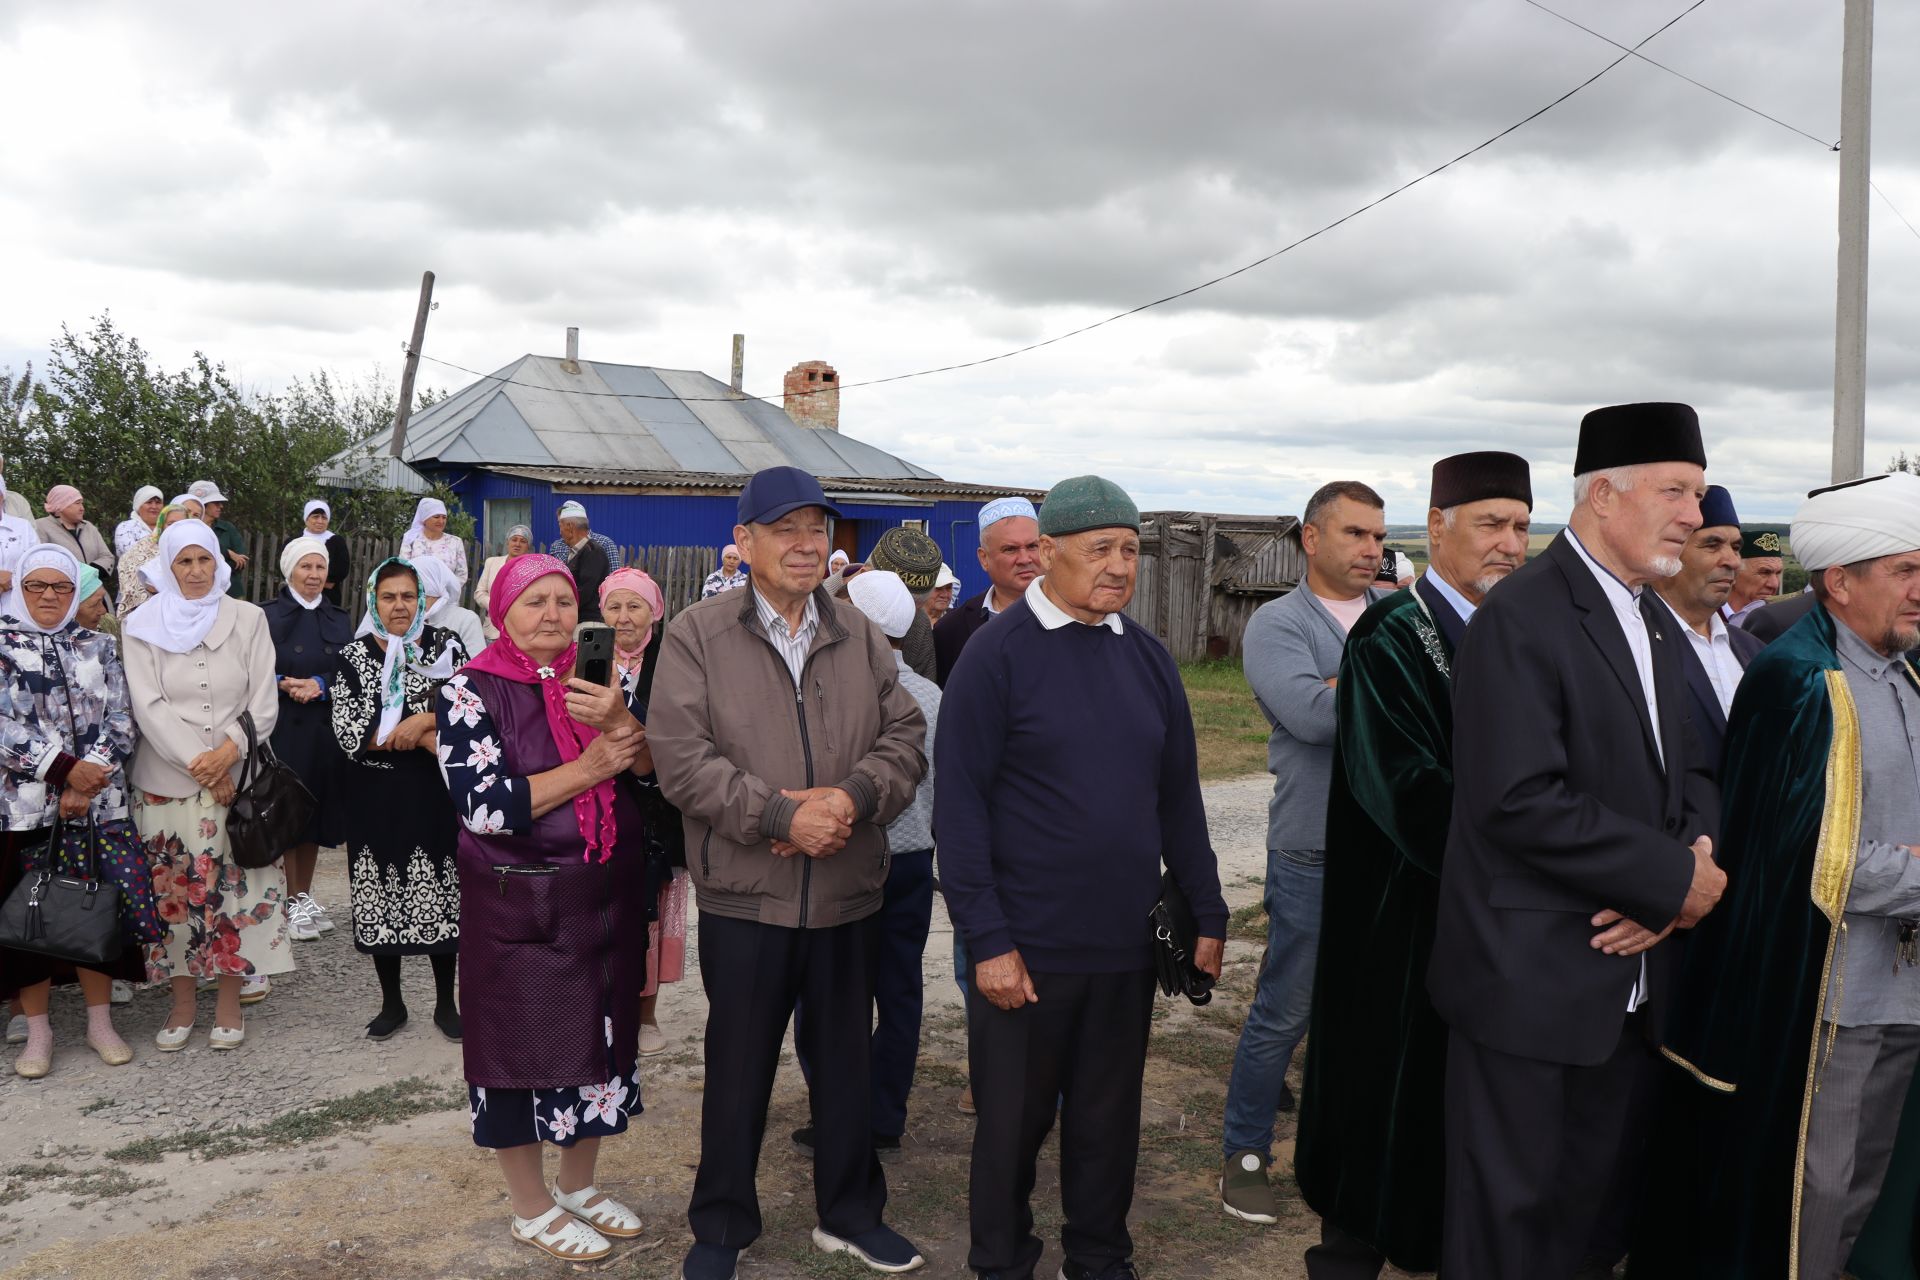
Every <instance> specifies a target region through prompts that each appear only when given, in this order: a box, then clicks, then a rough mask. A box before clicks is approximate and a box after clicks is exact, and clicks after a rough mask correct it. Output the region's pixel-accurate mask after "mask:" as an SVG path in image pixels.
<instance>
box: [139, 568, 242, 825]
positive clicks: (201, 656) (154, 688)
mask: <svg viewBox="0 0 1920 1280" xmlns="http://www.w3.org/2000/svg"><path fill="white" fill-rule="evenodd" d="M120 656H121V661H122V662H123V663H124V664H125V666H126V668H127V688H128V689H129V691H130V692H131V693H132V694H133V722H134V724H135V725H136V726H137V727H138V728H139V730H140V745H139V747H138V748H137V749H136V750H135V751H134V753H133V785H134V788H135V789H136V790H138V791H145V792H148V793H150V794H152V795H157V796H169V797H173V798H176V799H177V798H180V797H183V796H194V795H198V794H200V784H199V783H197V782H195V781H194V780H193V775H192V774H190V773H188V772H187V765H188V764H189V763H190V762H191V761H192V760H193V758H194V757H195V756H197V755H199V754H200V753H201V752H203V751H211V750H213V749H214V748H215V747H217V746H219V745H220V743H221V742H222V741H226V740H230V741H232V743H233V744H234V745H235V746H237V747H239V748H240V752H241V755H242V756H244V755H245V754H246V750H247V735H246V731H245V730H244V729H242V728H241V727H240V713H241V712H242V711H252V712H253V726H254V732H255V734H256V735H257V736H258V737H259V739H260V740H261V741H262V742H264V741H266V739H267V737H268V736H269V735H270V734H272V733H273V726H274V722H275V721H276V720H277V719H278V718H279V715H280V699H279V696H278V691H277V686H278V680H279V677H278V675H277V673H276V671H275V659H274V652H273V637H272V635H270V634H269V633H268V631H267V615H266V614H264V613H262V612H261V611H260V606H258V605H253V604H248V603H246V602H245V601H243V600H234V599H231V598H228V597H222V598H221V601H220V616H219V618H218V619H217V620H215V622H214V624H213V630H211V631H209V632H207V638H206V639H205V640H203V641H201V643H200V645H199V647H198V648H195V649H191V650H189V651H188V652H186V653H168V652H167V651H166V650H165V649H162V648H159V647H158V646H156V645H151V644H148V643H147V642H146V641H144V640H141V639H139V638H138V637H135V636H126V637H124V638H123V639H122V640H121V642H120ZM232 776H233V780H234V781H235V782H236V783H237V782H238V781H239V780H240V766H239V765H235V766H234V767H233V775H232Z"/></svg>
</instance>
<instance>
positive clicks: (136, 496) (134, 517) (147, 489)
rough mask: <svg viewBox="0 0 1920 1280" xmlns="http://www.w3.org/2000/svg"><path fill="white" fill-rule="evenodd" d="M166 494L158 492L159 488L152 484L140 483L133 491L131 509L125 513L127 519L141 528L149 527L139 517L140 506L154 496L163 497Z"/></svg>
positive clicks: (144, 504)
mask: <svg viewBox="0 0 1920 1280" xmlns="http://www.w3.org/2000/svg"><path fill="white" fill-rule="evenodd" d="M166 496H167V495H166V494H164V493H162V492H160V490H159V489H158V488H157V487H155V486H153V485H150V484H143V485H141V486H140V487H139V488H138V489H135V490H134V491H133V510H132V511H131V512H129V513H128V514H127V519H128V520H130V521H132V522H133V523H134V524H137V525H139V526H140V527H141V528H142V529H146V528H150V527H151V526H150V525H148V524H147V522H146V521H145V520H142V519H141V518H140V508H142V507H144V506H146V505H147V503H149V502H151V501H152V500H153V499H155V498H164V497H166Z"/></svg>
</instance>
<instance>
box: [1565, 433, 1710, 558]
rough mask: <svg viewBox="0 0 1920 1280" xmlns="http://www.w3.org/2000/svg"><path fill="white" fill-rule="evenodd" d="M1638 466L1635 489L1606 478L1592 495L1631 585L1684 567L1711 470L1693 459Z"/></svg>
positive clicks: (1605, 535) (1605, 534)
mask: <svg viewBox="0 0 1920 1280" xmlns="http://www.w3.org/2000/svg"><path fill="white" fill-rule="evenodd" d="M1635 472H1636V474H1635V476H1634V478H1633V487H1632V488H1631V489H1616V488H1614V487H1613V485H1612V483H1611V482H1610V481H1608V480H1606V479H1604V478H1603V479H1599V480H1596V481H1594V484H1593V488H1592V490H1591V491H1590V493H1589V496H1588V502H1589V503H1590V504H1591V505H1592V507H1593V509H1594V511H1595V513H1596V514H1597V515H1598V516H1599V517H1600V520H1601V528H1602V534H1601V536H1602V537H1603V538H1604V539H1605V540H1606V542H1607V545H1608V546H1609V547H1610V548H1611V549H1612V552H1613V554H1614V556H1615V557H1616V558H1617V559H1618V561H1619V562H1620V565H1621V566H1622V567H1623V568H1625V569H1626V571H1627V572H1626V577H1627V585H1628V586H1630V587H1632V586H1638V585H1639V584H1640V583H1643V582H1657V581H1659V580H1660V579H1662V578H1671V577H1672V576H1673V575H1674V574H1676V573H1679V572H1680V557H1681V555H1682V554H1683V553H1684V552H1685V551H1686V549H1687V542H1688V541H1689V540H1690V539H1691V538H1692V537H1693V531H1694V530H1695V529H1698V528H1699V527H1700V500H1701V499H1702V498H1704V497H1706V496H1707V473H1706V471H1705V470H1704V469H1703V468H1701V467H1697V466H1695V465H1694V464H1693V463H1691V462H1658V463H1649V464H1647V465H1644V466H1640V467H1636V468H1635Z"/></svg>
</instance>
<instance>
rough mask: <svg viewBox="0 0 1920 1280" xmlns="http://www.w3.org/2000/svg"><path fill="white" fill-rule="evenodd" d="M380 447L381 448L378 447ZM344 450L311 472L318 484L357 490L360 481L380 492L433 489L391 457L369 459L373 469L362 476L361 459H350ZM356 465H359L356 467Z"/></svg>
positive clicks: (417, 491)
mask: <svg viewBox="0 0 1920 1280" xmlns="http://www.w3.org/2000/svg"><path fill="white" fill-rule="evenodd" d="M382 447H384V446H382ZM351 453H352V450H346V451H343V452H341V453H337V454H335V455H334V456H333V457H331V458H328V459H327V460H326V462H324V463H322V464H321V466H320V469H319V470H318V471H317V472H315V473H314V475H315V478H316V479H318V480H319V481H320V482H321V483H322V484H330V485H337V486H339V487H340V488H343V489H344V488H357V487H358V486H359V483H360V481H361V480H362V479H363V478H364V479H366V480H369V481H371V482H372V485H373V487H375V488H380V489H401V490H404V491H405V492H407V493H431V492H432V491H433V486H432V485H430V484H428V483H427V481H426V479H425V477H423V476H422V475H421V474H420V473H419V472H418V471H415V470H414V469H413V468H412V467H410V466H408V465H407V464H406V463H404V462H402V461H400V459H398V458H393V457H380V458H374V459H371V461H372V463H373V467H372V470H371V473H370V474H363V472H362V467H363V466H364V461H365V460H364V459H352V458H350V457H349V454H351ZM356 463H358V464H359V465H356Z"/></svg>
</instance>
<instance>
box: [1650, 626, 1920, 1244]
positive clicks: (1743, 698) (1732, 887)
mask: <svg viewBox="0 0 1920 1280" xmlns="http://www.w3.org/2000/svg"><path fill="white" fill-rule="evenodd" d="M1721 789H1722V794H1723V797H1724V803H1723V805H1722V813H1723V814H1724V818H1723V824H1722V830H1723V835H1724V842H1723V844H1722V846H1721V851H1720V861H1721V865H1722V866H1723V867H1724V868H1725V869H1726V872H1727V890H1726V893H1725V895H1724V896H1723V897H1722V898H1721V900H1720V903H1719V905H1718V906H1717V907H1716V908H1715V910H1714V912H1713V914H1711V915H1710V916H1708V917H1707V919H1706V920H1705V921H1703V922H1702V923H1701V925H1700V927H1699V929H1698V930H1696V931H1695V936H1694V937H1693V938H1692V939H1690V940H1689V942H1688V944H1687V957H1686V967H1685V969H1684V971H1683V976H1682V980H1681V984H1680V989H1679V991H1678V992H1677V998H1676V1001H1675V1004H1674V1007H1673V1011H1672V1014H1671V1016H1670V1018H1669V1019H1668V1021H1667V1024H1666V1026H1667V1037H1666V1043H1665V1045H1664V1046H1663V1050H1662V1051H1663V1052H1664V1053H1665V1054H1666V1056H1667V1057H1668V1058H1669V1059H1670V1060H1671V1061H1672V1062H1673V1063H1674V1064H1675V1065H1676V1067H1677V1068H1678V1069H1677V1070H1675V1071H1674V1072H1672V1073H1671V1075H1670V1078H1669V1080H1668V1081H1667V1083H1666V1085H1665V1096H1664V1097H1663V1098H1662V1099H1661V1103H1660V1120H1659V1123H1658V1125H1657V1126H1656V1128H1655V1130H1654V1132H1655V1135H1656V1137H1655V1147H1654V1155H1653V1159H1652V1160H1651V1161H1650V1166H1651V1173H1650V1177H1649V1182H1648V1186H1647V1193H1646V1196H1645V1198H1644V1200H1643V1217H1642V1223H1641V1230H1640V1231H1639V1232H1638V1233H1637V1235H1636V1239H1635V1242H1634V1245H1633V1250H1632V1260H1633V1261H1632V1269H1631V1271H1630V1273H1629V1274H1630V1275H1631V1276H1632V1277H1633V1280H1773V1278H1776V1277H1777V1278H1781V1280H1784V1278H1786V1277H1789V1276H1792V1275H1794V1274H1795V1272H1796V1271H1797V1266H1796V1264H1795V1259H1794V1249H1795V1240H1796V1237H1795V1228H1796V1224H1797V1220H1798V1196H1799V1188H1800V1181H1801V1171H1802V1165H1803V1161H1802V1156H1801V1152H1802V1150H1803V1132H1804V1126H1805V1124H1806V1117H1807V1115H1808V1114H1809V1107H1810V1105H1811V1102H1812V1097H1813V1090H1814V1086H1815V1084H1816V1082H1817V1075H1818V1069H1819V1062H1820V1056H1821V1050H1822V1047H1823V1044H1824V1038H1823V1037H1821V1036H1820V1035H1819V1034H1818V1028H1819V1027H1820V1024H1821V1004H1822V1001H1823V1000H1824V998H1825V990H1826V981H1827V978H1826V975H1827V973H1828V972H1829V971H1830V969H1831V967H1832V966H1833V965H1834V963H1835V958H1834V949H1835V945H1834V944H1835V942H1836V939H1837V938H1838V936H1839V934H1838V931H1836V930H1835V929H1834V928H1833V924H1834V922H1836V921H1838V920H1839V919H1840V917H1841V913H1842V910H1843V909H1844V906H1845V903H1846V896H1847V887H1848V884H1849V882H1850V881H1851V878H1852V874H1853V860H1854V854H1855V850H1856V849H1857V847H1858V844H1859V836H1860V830H1859V828H1860V818H1859V804H1860V742H1859V731H1858V724H1857V722H1856V720H1855V716H1854V711H1853V700H1852V696H1851V694H1850V693H1849V692H1848V691H1847V687H1846V682H1845V678H1844V676H1842V675H1841V673H1840V662H1839V658H1838V657H1837V655H1836V654H1835V652H1834V623H1833V619H1832V618H1831V616H1830V615H1828V613H1827V611H1826V610H1825V609H1820V608H1815V609H1814V610H1813V611H1812V612H1811V613H1809V614H1808V615H1807V616H1806V617H1805V618H1803V619H1802V620H1801V621H1800V622H1799V623H1797V624H1795V625H1794V627H1793V628H1792V629H1791V630H1789V631H1788V632H1787V633H1786V634H1785V635H1783V636H1782V637H1781V638H1780V639H1778V640H1776V641H1775V642H1774V643H1773V644H1772V645H1770V646H1769V647H1768V648H1767V649H1766V651H1765V652H1763V653H1762V654H1760V656H1759V657H1757V658H1755V659H1754V660H1753V662H1752V664H1751V665H1750V666H1748V668H1747V672H1746V675H1745V677H1744V678H1743V679H1742V680H1741V682H1740V691H1739V693H1738V694H1737V695H1736V696H1735V698H1734V702H1733V713H1732V715H1731V716H1730V717H1729V719H1728V723H1727V756H1726V767H1725V770H1724V772H1723V775H1722V781H1721ZM1916 1105H1920V1104H1916V1103H1914V1102H1913V1101H1911V1100H1910V1101H1909V1103H1908V1107H1907V1112H1908V1114H1907V1117H1906V1121H1907V1122H1906V1123H1905V1124H1903V1126H1902V1133H1903V1137H1902V1140H1901V1141H1900V1143H1899V1145H1898V1147H1897V1149H1896V1151H1895V1154H1894V1167H1893V1170H1892V1171H1891V1173H1890V1175H1889V1178H1888V1182H1887V1187H1886V1189H1885V1190H1884V1191H1883V1192H1882V1196H1881V1202H1880V1205H1879V1207H1878V1209H1877V1210H1876V1211H1875V1215H1874V1218H1873V1220H1872V1221H1871V1222H1870V1223H1869V1226H1868V1230H1867V1233H1866V1234H1865V1235H1864V1236H1863V1237H1862V1239H1861V1241H1860V1242H1859V1245H1858V1247H1857V1248H1856V1250H1855V1253H1854V1258H1853V1263H1852V1270H1853V1273H1854V1274H1855V1275H1857V1276H1859V1277H1860V1278H1861V1280H1913V1277H1914V1276H1915V1252H1914V1251H1915V1243H1914V1216H1915V1213H1916V1211H1920V1127H1916V1124H1917V1123H1920V1122H1916V1118H1915V1112H1916Z"/></svg>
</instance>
